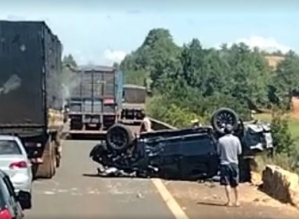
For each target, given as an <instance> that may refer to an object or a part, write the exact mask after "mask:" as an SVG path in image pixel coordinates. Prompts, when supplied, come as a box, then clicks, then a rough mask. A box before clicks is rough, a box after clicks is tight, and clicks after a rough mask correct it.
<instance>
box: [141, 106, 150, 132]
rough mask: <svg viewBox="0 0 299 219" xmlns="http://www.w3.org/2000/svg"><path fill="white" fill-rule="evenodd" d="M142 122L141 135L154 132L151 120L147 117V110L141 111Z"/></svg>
mask: <svg viewBox="0 0 299 219" xmlns="http://www.w3.org/2000/svg"><path fill="white" fill-rule="evenodd" d="M141 117H142V122H141V125H140V131H139V132H140V133H142V132H150V131H152V123H151V120H150V119H149V118H148V117H147V116H146V113H145V110H141Z"/></svg>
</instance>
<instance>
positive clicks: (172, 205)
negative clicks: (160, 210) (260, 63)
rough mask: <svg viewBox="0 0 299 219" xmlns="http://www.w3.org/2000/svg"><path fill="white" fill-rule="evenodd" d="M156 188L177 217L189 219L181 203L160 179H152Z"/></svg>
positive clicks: (177, 218)
mask: <svg viewBox="0 0 299 219" xmlns="http://www.w3.org/2000/svg"><path fill="white" fill-rule="evenodd" d="M151 180H152V182H153V184H154V185H155V187H156V189H157V190H158V192H159V193H160V195H161V197H162V199H163V201H164V202H165V204H166V205H167V207H168V208H169V210H170V211H171V213H172V214H173V215H174V217H175V218H176V219H189V217H188V216H187V215H186V213H185V212H184V210H183V209H182V208H181V207H180V205H179V204H178V203H177V202H176V200H175V199H174V198H173V196H172V195H171V194H170V192H169V191H168V189H167V188H166V187H165V185H164V184H163V182H162V180H160V179H151Z"/></svg>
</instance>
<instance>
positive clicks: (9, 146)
mask: <svg viewBox="0 0 299 219" xmlns="http://www.w3.org/2000/svg"><path fill="white" fill-rule="evenodd" d="M9 154H22V151H21V149H20V147H19V145H18V143H17V142H16V141H13V140H0V155H9Z"/></svg>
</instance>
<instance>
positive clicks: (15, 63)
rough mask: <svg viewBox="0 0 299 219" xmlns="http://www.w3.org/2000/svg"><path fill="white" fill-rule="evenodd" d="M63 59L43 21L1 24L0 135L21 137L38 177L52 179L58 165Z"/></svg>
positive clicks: (58, 42)
mask: <svg viewBox="0 0 299 219" xmlns="http://www.w3.org/2000/svg"><path fill="white" fill-rule="evenodd" d="M61 55H62V45H61V43H60V41H59V39H58V37H57V36H56V35H54V34H53V33H52V32H51V30H50V29H49V27H48V26H47V25H46V24H45V22H39V21H0V135H1V134H2V135H3V134H5V135H7V134H8V135H15V136H18V137H20V139H21V140H22V142H23V144H24V146H25V148H26V151H27V153H28V158H29V159H30V160H31V162H32V164H33V165H32V168H33V174H34V176H35V177H36V178H51V177H52V176H54V175H55V171H56V168H57V167H58V166H59V163H60V158H61V146H60V137H61V133H62V129H63V125H64V124H63V114H62V107H63V99H62V87H61V83H60V82H59V77H60V74H61V67H62V66H61Z"/></svg>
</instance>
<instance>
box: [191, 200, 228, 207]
mask: <svg viewBox="0 0 299 219" xmlns="http://www.w3.org/2000/svg"><path fill="white" fill-rule="evenodd" d="M197 204H198V205H208V206H216V207H225V206H226V205H225V204H224V203H215V202H212V201H208V202H197Z"/></svg>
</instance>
